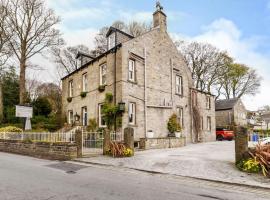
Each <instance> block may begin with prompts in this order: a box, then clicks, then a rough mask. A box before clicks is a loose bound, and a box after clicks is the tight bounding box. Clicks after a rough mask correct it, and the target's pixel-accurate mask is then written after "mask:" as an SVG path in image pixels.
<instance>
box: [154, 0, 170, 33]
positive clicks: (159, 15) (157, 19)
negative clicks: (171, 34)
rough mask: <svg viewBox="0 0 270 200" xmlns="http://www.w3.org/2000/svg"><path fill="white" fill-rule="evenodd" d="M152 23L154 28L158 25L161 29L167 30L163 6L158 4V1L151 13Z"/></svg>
mask: <svg viewBox="0 0 270 200" xmlns="http://www.w3.org/2000/svg"><path fill="white" fill-rule="evenodd" d="M153 24H154V28H156V27H160V30H161V31H164V32H166V31H167V16H166V14H165V13H164V12H163V7H162V6H161V5H160V2H159V1H157V3H156V11H155V12H154V13H153Z"/></svg>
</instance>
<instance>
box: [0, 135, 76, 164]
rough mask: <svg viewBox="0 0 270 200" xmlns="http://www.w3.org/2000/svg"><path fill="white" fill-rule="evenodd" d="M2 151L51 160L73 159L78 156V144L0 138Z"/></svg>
mask: <svg viewBox="0 0 270 200" xmlns="http://www.w3.org/2000/svg"><path fill="white" fill-rule="evenodd" d="M0 151H2V152H8V153H16V154H22V155H28V156H33V157H37V158H44V159H50V160H71V159H74V158H77V146H76V144H71V143H47V142H46V143H45V142H34V143H29V142H24V141H15V140H0Z"/></svg>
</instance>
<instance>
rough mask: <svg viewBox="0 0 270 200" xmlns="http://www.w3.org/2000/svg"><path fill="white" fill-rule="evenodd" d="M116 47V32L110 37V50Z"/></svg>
mask: <svg viewBox="0 0 270 200" xmlns="http://www.w3.org/2000/svg"><path fill="white" fill-rule="evenodd" d="M113 47H115V32H114V33H112V34H111V35H109V37H108V50H110V49H112V48H113Z"/></svg>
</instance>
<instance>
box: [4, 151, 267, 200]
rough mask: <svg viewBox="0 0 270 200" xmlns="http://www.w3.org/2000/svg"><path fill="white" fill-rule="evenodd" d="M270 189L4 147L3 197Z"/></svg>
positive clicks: (121, 199) (156, 196)
mask: <svg viewBox="0 0 270 200" xmlns="http://www.w3.org/2000/svg"><path fill="white" fill-rule="evenodd" d="M266 196H268V197H270V191H267V190H263V189H254V188H247V187H243V186H235V185H228V184H221V183H215V182H210V181H203V180H197V179H191V178H184V177H179V176H165V175H161V174H149V173H146V172H140V171H136V170H128V169H121V168H115V167H105V166H93V165H82V164H79V163H75V162H58V161H48V160H40V159H35V158H31V157H26V156H19V155H14V154H6V153H1V152H0V200H11V199H12V200H66V199H70V200H140V199H143V200H164V199H166V200H172V199H180V200H195V199H196V200H197V199H202V200H204V199H211V200H213V199H218V200H223V199H224V200H225V199H232V200H234V199H235V200H236V199H237V200H241V199H242V200H249V199H252V200H254V199H256V200H258V199H267V198H266Z"/></svg>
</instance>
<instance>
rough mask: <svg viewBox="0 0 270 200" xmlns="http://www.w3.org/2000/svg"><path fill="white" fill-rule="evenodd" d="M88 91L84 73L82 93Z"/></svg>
mask: <svg viewBox="0 0 270 200" xmlns="http://www.w3.org/2000/svg"><path fill="white" fill-rule="evenodd" d="M87 90H88V85H87V73H84V74H83V75H82V91H83V92H86V91H87Z"/></svg>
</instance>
